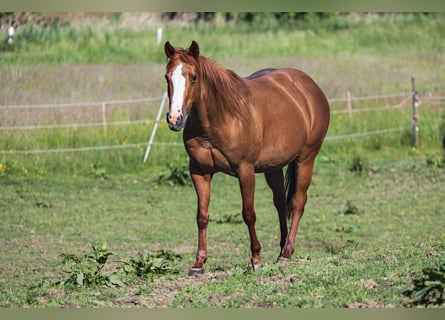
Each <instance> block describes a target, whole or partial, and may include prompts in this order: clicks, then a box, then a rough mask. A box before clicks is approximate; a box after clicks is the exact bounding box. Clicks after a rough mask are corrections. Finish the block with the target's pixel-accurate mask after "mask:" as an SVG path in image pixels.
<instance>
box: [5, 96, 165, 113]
mask: <svg viewBox="0 0 445 320" xmlns="http://www.w3.org/2000/svg"><path fill="white" fill-rule="evenodd" d="M161 99H162V96H161V97H153V98H141V99H128V100H110V101H92V102H72V103H54V104H24V105H6V106H0V110H2V109H38V108H46V109H52V108H73V107H94V106H100V107H101V106H102V105H103V104H104V103H105V104H106V105H119V104H132V103H140V102H150V101H159V100H161Z"/></svg>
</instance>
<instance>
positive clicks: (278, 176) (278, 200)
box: [264, 169, 288, 250]
mask: <svg viewBox="0 0 445 320" xmlns="http://www.w3.org/2000/svg"><path fill="white" fill-rule="evenodd" d="M264 176H265V178H266V182H267V185H268V186H269V188H270V189H271V190H272V193H273V203H274V206H275V208H276V209H277V213H278V219H279V222H280V248H281V250H282V249H283V247H284V244H285V242H286V237H287V233H288V232H287V221H286V195H285V190H284V176H283V170H282V169H279V170H276V171H273V172H268V173H265V174H264Z"/></svg>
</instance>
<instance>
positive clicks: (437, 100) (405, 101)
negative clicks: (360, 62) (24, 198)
mask: <svg viewBox="0 0 445 320" xmlns="http://www.w3.org/2000/svg"><path fill="white" fill-rule="evenodd" d="M411 97H412V92H399V93H388V94H381V95H369V96H360V97H353V96H351V95H350V93H349V92H348V94H347V95H346V97H337V98H331V99H328V100H329V102H330V104H331V105H335V106H337V107H336V108H333V109H332V110H331V115H333V116H335V115H341V114H349V115H352V114H355V113H362V112H382V111H385V110H394V109H399V110H401V109H403V108H405V107H408V105H409V102H410V99H411ZM388 99H389V100H391V99H392V100H394V99H399V102H398V103H396V104H385V105H380V106H375V107H360V106H355V107H354V108H352V106H351V103H352V102H363V101H367V100H368V101H369V100H388ZM165 101H166V95H165V93H164V95H163V96H158V97H148V98H141V99H125V100H110V101H93V102H74V103H58V104H25V105H3V106H0V111H5V110H7V111H9V112H16V111H18V110H29V111H31V112H32V111H33V110H35V109H65V108H85V107H95V108H102V120H101V121H95V122H82V123H53V124H26V125H1V122H0V132H1V131H14V130H39V129H69V128H81V127H99V126H103V127H106V126H125V125H134V124H151V123H154V128H153V131H152V133H151V136H150V139H149V141H148V142H138V143H127V144H118V145H106V146H92V147H77V148H59V149H32V150H1V151H0V153H1V154H43V153H64V152H85V151H96V150H111V149H125V148H134V147H140V146H142V145H147V149H146V154H145V157H144V160H146V158H147V156H148V152H149V150H150V148H151V146H152V145H169V146H182V143H175V142H170V143H169V142H160V141H159V142H156V141H154V138H155V133H156V128H157V126H158V124H159V122H160V115H161V114H162V111H163V110H164V105H165ZM420 101H421V102H422V103H428V104H429V105H443V104H444V101H445V96H428V95H426V96H425V97H423V98H422V99H421V100H420ZM152 102H160V104H159V109H158V113H157V117H156V118H150V119H148V118H146V119H142V120H126V121H107V119H106V107H107V106H112V105H131V104H147V103H152ZM339 104H340V105H341V104H346V105H347V107H346V108H342V109H338V105H339ZM410 119H411V118H410ZM410 127H411V124H410V123H409V122H408V121H407V125H406V126H399V127H394V128H384V129H379V130H371V131H367V132H356V133H351V134H343V135H335V136H330V135H328V136H327V137H326V141H341V140H345V139H354V138H360V137H367V136H373V135H380V134H385V133H392V132H400V131H403V130H406V129H407V128H410Z"/></svg>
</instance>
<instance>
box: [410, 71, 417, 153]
mask: <svg viewBox="0 0 445 320" xmlns="http://www.w3.org/2000/svg"><path fill="white" fill-rule="evenodd" d="M411 93H412V106H413V147H417V146H418V145H419V124H418V120H419V113H418V108H419V100H418V99H417V91H416V80H415V78H414V77H411Z"/></svg>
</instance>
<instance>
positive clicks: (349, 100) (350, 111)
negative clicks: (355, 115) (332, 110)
mask: <svg viewBox="0 0 445 320" xmlns="http://www.w3.org/2000/svg"><path fill="white" fill-rule="evenodd" d="M346 97H347V100H348V113H349V118H352V101H351V91H349V90H348V92H346Z"/></svg>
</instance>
